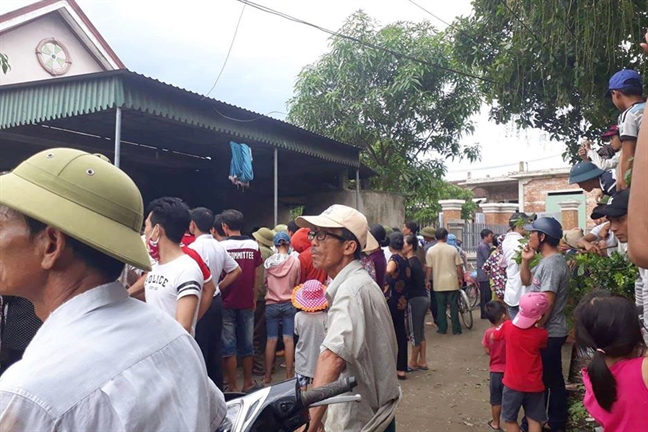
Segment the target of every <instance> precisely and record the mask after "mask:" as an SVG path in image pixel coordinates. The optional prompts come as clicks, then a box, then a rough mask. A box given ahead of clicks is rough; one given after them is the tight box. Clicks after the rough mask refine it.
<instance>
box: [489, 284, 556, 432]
mask: <svg viewBox="0 0 648 432" xmlns="http://www.w3.org/2000/svg"><path fill="white" fill-rule="evenodd" d="M547 309H549V300H548V299H547V297H546V295H545V294H542V293H538V292H530V293H527V294H525V295H523V296H522V297H521V298H520V311H519V312H518V314H517V315H516V316H515V318H514V319H513V321H504V323H503V324H502V325H501V326H500V327H499V328H498V329H497V331H495V332H494V333H493V339H494V340H502V339H504V340H505V341H506V367H505V368H504V369H505V370H504V379H503V380H502V381H503V383H504V389H503V391H502V418H503V419H504V422H505V423H506V432H519V431H520V426H519V425H518V422H517V418H518V413H519V412H520V407H523V408H524V415H525V416H526V418H527V421H528V422H529V429H528V431H529V432H541V431H542V423H543V422H545V421H547V414H546V412H545V400H544V391H545V386H544V383H543V382H542V359H541V357H540V350H541V349H542V348H545V347H546V346H547V339H548V337H549V334H548V333H547V330H545V329H541V328H539V327H536V326H535V324H536V323H537V322H538V321H539V320H540V319H541V318H542V316H543V315H544V314H545V312H547Z"/></svg>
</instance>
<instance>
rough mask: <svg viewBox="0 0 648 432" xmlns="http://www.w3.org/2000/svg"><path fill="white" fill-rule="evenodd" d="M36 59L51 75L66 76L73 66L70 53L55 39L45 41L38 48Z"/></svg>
mask: <svg viewBox="0 0 648 432" xmlns="http://www.w3.org/2000/svg"><path fill="white" fill-rule="evenodd" d="M36 57H38V62H39V63H40V65H41V67H42V68H43V69H45V70H46V71H47V72H49V73H50V75H53V76H58V75H64V74H65V73H66V72H67V71H68V70H70V66H71V65H72V58H71V57H70V53H69V51H68V50H67V48H66V47H65V45H63V43H62V42H59V41H57V40H56V39H54V38H48V39H43V40H42V41H40V42H39V43H38V46H37V47H36Z"/></svg>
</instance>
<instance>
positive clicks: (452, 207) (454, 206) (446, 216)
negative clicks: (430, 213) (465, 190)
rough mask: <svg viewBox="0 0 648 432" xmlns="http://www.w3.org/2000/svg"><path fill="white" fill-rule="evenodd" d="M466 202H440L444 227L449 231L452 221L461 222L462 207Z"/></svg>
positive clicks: (449, 200)
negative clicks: (449, 224)
mask: <svg viewBox="0 0 648 432" xmlns="http://www.w3.org/2000/svg"><path fill="white" fill-rule="evenodd" d="M464 203H465V201H464V200H460V199H448V200H439V205H440V206H441V211H442V212H443V227H444V228H446V229H448V223H449V222H450V221H456V220H461V207H462V206H463V205H464Z"/></svg>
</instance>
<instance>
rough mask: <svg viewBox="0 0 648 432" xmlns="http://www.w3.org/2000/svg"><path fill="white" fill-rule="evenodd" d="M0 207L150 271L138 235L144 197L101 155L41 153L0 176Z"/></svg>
mask: <svg viewBox="0 0 648 432" xmlns="http://www.w3.org/2000/svg"><path fill="white" fill-rule="evenodd" d="M0 204H2V205H5V206H7V207H9V208H11V209H14V210H15V211H17V212H19V213H22V214H24V215H25V216H29V217H31V218H33V219H36V220H38V221H40V222H42V223H44V224H47V225H50V226H52V227H55V228H58V229H60V230H61V231H63V232H64V233H65V234H67V235H69V236H70V237H72V238H74V239H76V240H78V241H80V242H81V243H84V244H86V245H88V246H90V247H92V248H94V249H96V250H98V251H100V252H103V253H105V254H106V255H109V256H111V257H113V258H115V259H116V260H119V261H121V262H124V263H127V264H131V265H133V266H135V267H137V268H140V269H143V270H150V268H151V261H150V260H149V256H148V252H147V251H146V247H145V246H144V243H143V242H142V239H141V237H140V229H141V228H142V222H143V219H144V204H143V202H142V195H141V194H140V191H139V189H138V188H137V186H136V185H135V183H134V182H133V181H132V180H131V179H130V177H128V175H126V174H125V173H124V172H123V171H121V170H120V169H119V168H117V167H115V166H114V165H112V164H111V163H110V162H107V158H106V157H105V156H102V155H92V154H90V153H86V152H83V151H80V150H74V149H70V148H55V149H50V150H45V151H43V152H40V153H38V154H36V155H34V156H32V157H30V158H29V159H27V160H25V161H24V162H23V163H21V164H20V165H18V167H16V169H14V170H13V172H11V173H9V174H5V175H2V176H0Z"/></svg>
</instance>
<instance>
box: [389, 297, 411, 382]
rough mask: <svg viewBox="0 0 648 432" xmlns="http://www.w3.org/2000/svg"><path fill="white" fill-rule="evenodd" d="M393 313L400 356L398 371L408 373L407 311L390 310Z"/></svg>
mask: <svg viewBox="0 0 648 432" xmlns="http://www.w3.org/2000/svg"><path fill="white" fill-rule="evenodd" d="M389 309H390V311H391V316H392V322H393V323H394V330H395V331H396V342H397V344H398V356H397V357H396V370H397V371H399V372H406V371H407V331H406V330H405V311H404V310H398V309H397V308H395V307H390V308H389Z"/></svg>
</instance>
